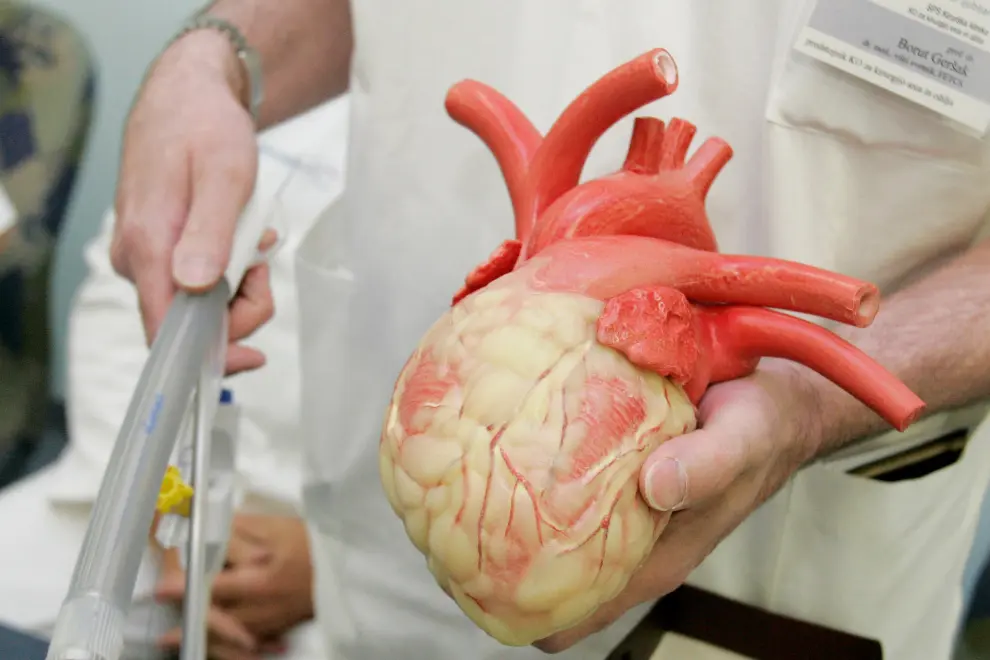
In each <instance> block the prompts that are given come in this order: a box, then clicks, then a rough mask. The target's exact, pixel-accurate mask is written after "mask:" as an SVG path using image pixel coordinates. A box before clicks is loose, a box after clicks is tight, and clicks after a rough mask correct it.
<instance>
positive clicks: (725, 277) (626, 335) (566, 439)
mask: <svg viewBox="0 0 990 660" xmlns="http://www.w3.org/2000/svg"><path fill="white" fill-rule="evenodd" d="M676 87H677V68H676V66H675V64H674V61H673V59H672V58H671V57H670V55H669V54H668V53H667V52H666V51H663V50H655V51H651V52H649V53H646V54H644V55H642V56H640V57H638V58H636V59H634V60H632V61H631V62H629V63H627V64H625V65H623V66H620V67H619V68H617V69H615V70H614V71H612V72H611V73H609V74H608V75H606V76H605V77H603V78H602V79H601V80H599V81H598V82H596V83H595V84H593V85H592V86H591V87H589V88H588V89H587V90H586V91H585V92H584V93H583V94H582V95H581V96H580V97H578V98H577V100H575V101H574V102H573V103H572V104H571V105H570V106H569V107H568V108H567V109H566V110H565V111H564V112H563V114H561V115H560V118H559V119H558V120H557V121H556V122H555V123H554V125H553V127H552V128H551V129H550V131H549V132H548V133H547V134H546V136H541V135H540V133H539V132H538V131H537V129H536V128H534V127H533V125H532V124H530V123H529V121H528V120H527V119H526V117H525V116H523V114H522V113H521V112H520V111H519V110H518V109H517V108H516V107H515V106H514V105H513V104H512V103H511V102H510V101H509V100H507V99H506V98H504V97H503V96H502V95H500V94H499V93H498V92H496V91H495V90H493V89H491V88H489V87H487V86H485V85H483V84H481V83H478V82H474V81H465V82H461V83H459V84H457V85H455V86H454V87H453V88H452V89H451V90H450V93H449V95H448V97H447V110H448V112H449V113H450V115H451V116H452V117H453V118H454V119H455V120H456V121H457V122H459V123H461V124H463V125H464V126H466V127H467V128H469V129H471V130H472V131H474V132H475V133H476V134H477V135H478V136H479V137H480V138H481V139H482V140H483V141H484V142H485V143H486V144H487V145H488V147H489V148H490V149H491V151H492V152H493V153H494V155H495V158H496V159H497V160H498V163H499V165H500V167H501V169H502V173H503V175H504V177H505V180H506V183H507V185H508V189H509V194H510V195H511V197H512V204H513V208H514V212H515V226H516V238H515V239H514V240H508V241H505V242H504V243H503V244H502V245H501V246H500V247H499V248H498V249H497V250H496V251H495V252H494V254H493V255H492V256H491V258H490V259H489V260H488V262H487V263H485V264H484V265H482V266H479V267H478V268H476V269H475V270H474V272H472V273H471V274H470V275H469V276H468V277H467V280H466V284H465V286H464V288H463V289H462V290H461V291H460V292H458V293H457V294H456V296H455V297H454V304H453V307H452V308H451V309H450V311H449V312H447V313H446V314H444V316H443V317H442V318H441V319H440V320H438V321H437V322H436V323H435V324H434V325H433V327H432V328H431V329H430V331H429V332H428V333H427V334H426V336H425V337H424V338H423V340H422V341H421V342H420V344H419V347H418V348H417V349H416V351H415V353H414V354H413V355H412V357H411V358H410V359H409V362H408V363H407V364H406V366H405V367H404V368H403V370H402V373H401V374H400V375H399V378H398V381H397V383H396V385H395V392H394V395H393V398H392V403H391V405H390V407H389V410H388V411H387V414H386V418H385V422H384V428H383V432H382V440H381V451H380V463H381V476H382V482H383V484H384V489H385V492H386V494H387V496H388V498H389V501H390V502H391V505H392V507H393V508H394V510H395V512H396V513H397V514H398V515H399V516H400V517H401V518H402V520H403V521H404V523H405V528H406V530H407V532H408V534H409V537H410V539H411V540H412V542H413V543H415V544H416V547H417V548H419V550H420V551H422V552H423V553H424V554H425V555H426V558H427V562H428V565H429V568H430V570H431V571H432V573H433V575H434V576H435V577H436V579H437V582H438V583H439V584H440V586H441V587H443V588H444V589H445V590H446V591H447V592H448V593H449V594H450V595H451V596H452V597H453V598H455V599H456V601H457V603H458V604H459V605H460V607H461V608H462V609H463V610H464V612H465V613H466V614H467V615H468V616H469V617H471V619H472V620H473V621H474V622H475V623H476V624H477V625H478V626H480V627H481V628H483V629H484V630H485V631H486V632H488V633H489V634H490V635H491V636H493V637H494V638H496V639H498V640H499V641H500V642H502V643H504V644H510V645H525V644H530V643H532V642H534V641H536V640H538V639H541V638H543V637H546V636H548V635H550V634H552V633H554V632H557V631H559V630H563V629H566V628H569V627H572V626H574V625H576V624H578V623H579V622H580V621H581V620H582V619H584V618H586V617H588V616H589V615H590V614H592V613H593V612H594V611H595V610H596V608H598V607H599V606H600V605H601V604H602V603H604V602H606V601H608V600H610V599H612V598H614V597H615V596H616V595H617V594H618V593H619V592H620V591H621V590H622V589H623V588H624V587H625V586H626V584H627V582H628V581H629V579H630V577H631V576H632V574H633V573H634V571H635V570H636V569H637V567H638V566H640V564H641V563H642V562H643V561H644V560H645V559H646V557H647V556H648V555H649V553H650V550H651V549H652V548H653V545H654V544H655V542H656V540H657V538H658V537H659V536H660V534H661V533H662V531H663V526H664V524H665V523H666V521H667V520H668V516H667V515H660V514H658V513H654V512H653V511H652V510H651V509H650V508H649V507H648V506H647V505H646V503H645V501H644V500H643V499H642V497H641V496H640V494H639V491H638V478H639V472H640V468H641V466H642V465H643V462H644V461H645V459H646V458H647V456H648V455H649V453H650V452H651V451H652V450H653V449H655V448H656V447H657V446H659V445H660V444H661V443H663V442H664V441H666V440H668V439H669V438H671V437H673V436H676V435H680V434H683V433H686V432H689V431H692V430H693V429H694V428H695V425H696V417H695V412H696V408H695V406H696V404H697V403H698V401H699V400H700V398H701V397H702V395H703V394H704V393H705V390H706V388H707V387H708V386H709V385H710V384H712V383H716V382H720V381H725V380H730V379H734V378H740V377H743V376H746V375H748V374H750V373H752V372H753V371H754V370H755V369H756V366H757V363H758V362H759V360H760V357H761V356H775V357H781V358H787V359H790V360H795V361H797V362H801V363H803V364H806V365H808V366H809V367H811V368H813V369H815V370H816V371H819V372H820V373H822V374H823V375H825V376H827V377H828V378H830V379H831V380H832V381H834V382H835V383H837V384H838V385H840V386H841V387H843V388H844V389H846V390H847V391H849V392H850V393H851V394H853V395H855V396H856V397H858V398H859V399H860V400H861V401H863V402H864V403H866V404H867V405H869V406H870V407H871V408H873V409H874V410H876V411H877V412H878V413H879V414H880V415H882V416H883V417H884V418H885V419H886V420H887V421H888V422H889V423H890V424H892V425H893V426H895V427H897V428H898V429H904V428H906V427H907V426H908V425H909V424H910V423H911V422H912V421H913V420H914V419H915V418H917V416H918V415H920V414H921V411H922V409H923V408H924V404H923V403H922V401H921V400H920V399H918V397H917V396H915V395H914V394H913V393H912V392H911V391H910V390H908V389H907V388H906V387H905V386H904V385H903V384H902V383H900V382H899V381H898V380H897V379H895V378H894V377H893V376H892V375H891V374H889V373H888V372H886V371H884V370H883V369H882V368H881V367H880V366H879V365H877V364H876V363H874V362H873V361H871V360H870V359H869V358H868V357H867V356H866V355H864V354H863V353H861V352H860V351H858V350H857V349H855V348H854V347H853V346H851V345H850V344H848V343H846V342H844V341H843V340H841V339H839V338H838V337H836V336H835V335H833V334H831V333H830V332H828V331H827V330H825V329H823V328H821V327H819V326H817V325H814V324H811V323H808V322H806V321H803V320H800V319H798V318H797V317H795V316H792V315H789V314H785V313H782V312H776V311H770V310H768V309H763V308H764V307H771V308H778V309H787V310H792V311H796V312H802V313H807V314H813V315H816V316H820V317H824V318H828V319H833V320H836V321H841V322H844V323H848V324H853V325H856V326H860V327H863V326H867V325H869V324H870V323H871V322H872V320H873V317H874V316H875V314H876V312H877V308H878V305H879V300H880V294H879V292H878V291H877V289H876V287H874V286H873V285H871V284H868V283H866V282H860V281H857V280H854V279H851V278H849V277H844V276H841V275H836V274H833V273H829V272H826V271H823V270H818V269H815V268H811V267H808V266H803V265H800V264H796V263H792V262H788V261H781V260H776V259H765V258H757V257H748V256H728V255H722V254H719V253H718V252H717V251H716V243H715V237H714V236H713V234H712V230H711V227H710V226H709V223H708V218H707V215H706V212H705V196H706V194H707V193H708V189H709V187H710V186H711V185H712V182H713V181H714V179H715V177H716V176H717V175H718V173H719V171H720V170H721V169H722V167H724V166H725V164H726V163H727V162H728V161H729V159H730V158H731V156H732V150H731V149H730V148H729V146H728V145H727V144H726V143H725V142H723V141H722V140H719V139H710V140H708V141H706V142H705V143H704V144H702V145H701V146H700V147H699V148H698V149H697V150H696V152H695V153H694V154H693V155H692V156H691V157H690V158H686V155H687V152H688V148H689V146H690V143H691V140H692V138H693V137H694V133H695V128H694V126H692V125H691V124H690V123H688V122H686V121H683V120H680V119H673V120H672V121H670V123H669V124H667V125H665V124H664V123H663V122H662V121H660V120H658V119H653V118H638V119H636V121H635V123H634V127H633V132H632V142H631V145H630V147H629V152H628V156H627V157H626V162H625V164H624V165H623V166H622V169H621V170H620V171H618V172H616V173H615V174H611V175H609V176H606V177H603V178H600V179H596V180H593V181H588V182H585V183H580V175H581V171H582V168H583V166H584V164H585V160H586V159H587V156H588V153H589V152H590V151H591V148H592V146H593V145H594V144H595V142H596V140H597V139H598V138H599V137H600V136H601V135H602V134H603V133H604V132H605V131H606V130H607V129H608V128H609V127H610V126H612V125H613V124H614V123H615V122H617V121H618V120H620V119H622V118H623V117H625V116H626V115H628V114H629V113H631V112H633V111H635V110H636V109H638V108H640V107H642V106H644V105H646V104H647V103H650V102H651V101H653V100H655V99H658V98H661V97H663V96H666V95H667V94H670V93H671V92H673V91H674V90H675V89H676Z"/></svg>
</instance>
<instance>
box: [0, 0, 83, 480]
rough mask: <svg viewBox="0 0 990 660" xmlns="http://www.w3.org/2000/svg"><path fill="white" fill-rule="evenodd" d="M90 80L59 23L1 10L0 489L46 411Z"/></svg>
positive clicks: (23, 10) (30, 11)
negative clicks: (54, 295)
mask: <svg viewBox="0 0 990 660" xmlns="http://www.w3.org/2000/svg"><path fill="white" fill-rule="evenodd" d="M95 84H96V75H95V68H94V63H93V59H92V56H91V53H90V50H89V48H88V45H87V43H86V41H85V40H84V39H83V37H82V35H81V34H80V32H79V31H78V30H77V29H76V27H75V26H74V25H72V24H70V23H69V22H67V21H66V20H64V19H63V18H61V17H59V16H57V15H55V14H52V13H50V12H47V11H43V10H41V9H39V8H37V7H35V6H33V5H26V4H20V3H11V2H3V1H0V487H2V486H4V485H6V484H7V483H9V482H10V481H11V480H13V479H14V478H15V477H16V476H17V474H18V473H19V472H20V471H21V470H22V469H23V468H24V466H25V463H26V462H27V459H28V456H29V455H30V454H31V453H32V450H33V448H34V447H35V446H36V444H37V443H38V440H39V437H40V436H41V433H42V430H43V428H44V426H45V423H46V413H47V411H48V406H47V401H48V385H49V381H48V375H49V371H50V369H49V367H50V351H49V341H48V336H49V335H48V301H49V297H48V281H49V274H50V270H51V265H52V261H53V255H54V251H55V250H54V248H55V242H56V240H57V238H58V236H59V233H60V231H61V229H62V227H63V220H64V218H65V210H66V206H67V204H68V201H69V196H70V193H71V191H72V189H73V186H74V184H75V182H76V174H77V172H78V169H79V164H80V161H81V158H82V155H83V152H84V148H85V146H86V138H87V135H88V129H89V127H90V122H91V117H92V111H93V98H94V90H95Z"/></svg>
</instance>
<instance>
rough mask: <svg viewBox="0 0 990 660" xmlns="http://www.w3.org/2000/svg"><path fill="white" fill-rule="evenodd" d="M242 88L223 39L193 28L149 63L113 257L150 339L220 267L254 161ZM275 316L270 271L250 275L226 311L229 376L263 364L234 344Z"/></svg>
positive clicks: (124, 175)
mask: <svg viewBox="0 0 990 660" xmlns="http://www.w3.org/2000/svg"><path fill="white" fill-rule="evenodd" d="M245 84H246V82H245V80H244V75H243V72H242V70H241V65H240V63H239V61H238V59H237V57H236V55H235V53H234V51H233V49H232V48H231V45H230V43H229V42H228V41H227V39H226V38H225V37H224V36H223V35H221V34H220V33H218V32H215V31H209V30H200V31H197V32H193V33H191V34H188V35H186V36H185V37H183V38H182V39H180V40H179V41H178V42H176V43H175V44H174V45H173V46H172V47H171V48H169V49H168V50H167V51H166V52H165V53H164V54H163V55H162V57H161V58H160V59H159V61H158V62H157V63H156V65H155V66H154V68H153V69H152V71H151V73H150V74H149V76H148V79H147V81H146V82H145V84H144V86H143V88H142V90H141V92H140V94H139V96H138V98H137V100H136V102H135V104H134V107H133V110H132V111H131V114H130V118H129V119H128V122H127V128H126V131H125V134H124V149H123V155H122V161H121V173H120V180H119V182H118V185H117V200H116V212H117V222H116V227H115V228H114V237H113V244H112V246H111V257H112V262H113V265H114V268H115V269H116V270H117V272H119V273H120V274H121V275H123V276H124V277H126V278H128V279H130V280H131V281H133V282H134V284H135V285H136V287H137V291H138V296H139V299H140V306H141V316H142V319H143V321H144V326H145V332H146V334H147V337H148V340H149V342H150V341H151V339H153V338H154V336H155V334H156V333H157V331H158V328H159V326H160V325H161V322H162V320H163V319H164V316H165V313H166V311H167V310H168V306H169V303H170V302H171V300H172V297H173V296H174V295H175V292H176V291H177V290H178V289H179V288H182V289H185V290H187V291H191V292H200V291H205V290H207V289H209V288H211V287H212V286H213V285H215V284H216V283H217V282H219V281H220V278H221V277H222V276H223V272H224V270H225V269H226V267H227V263H228V261H229V258H230V250H231V244H232V242H233V236H234V228H235V225H236V222H237V220H238V218H239V216H240V213H241V211H242V209H243V207H244V205H245V204H246V203H247V201H248V199H249V198H250V196H251V192H252V190H253V188H254V183H255V176H256V173H257V165H258V147H257V141H256V139H255V135H254V133H255V129H254V125H253V122H252V119H251V116H250V114H249V113H248V111H247V110H246V109H245V107H244V105H243V103H242V100H241V99H242V97H243V90H244V86H245ZM273 313H274V308H273V304H272V298H271V291H270V290H269V287H268V273H267V269H265V268H264V267H261V268H256V269H253V270H252V271H251V272H249V273H248V275H247V276H246V277H245V280H244V282H243V284H242V286H241V288H240V291H239V296H238V298H237V299H236V300H235V301H234V303H233V304H232V306H231V319H230V328H231V342H232V343H231V346H230V350H229V351H228V356H227V368H228V371H229V372H236V371H243V370H246V369H254V368H257V367H260V366H261V365H262V364H263V363H264V356H263V355H262V354H261V353H259V352H258V351H256V350H254V349H251V348H248V347H245V346H241V345H238V342H239V341H240V340H243V339H244V338H246V337H247V336H248V335H250V334H251V333H252V332H253V331H254V330H256V329H257V328H258V327H259V326H260V325H262V324H263V323H265V322H266V321H268V320H269V319H270V318H271V316H272V314H273Z"/></svg>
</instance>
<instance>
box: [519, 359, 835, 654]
mask: <svg viewBox="0 0 990 660" xmlns="http://www.w3.org/2000/svg"><path fill="white" fill-rule="evenodd" d="M764 364H765V365H766V366H765V367H761V369H760V370H759V371H757V372H756V373H755V374H754V375H753V376H750V377H748V378H745V379H741V380H737V381H731V382H727V383H722V384H719V385H715V386H713V387H712V388H711V389H710V390H708V392H707V394H706V395H705V397H704V398H703V399H702V401H701V406H700V408H699V411H698V418H699V427H700V428H699V430H697V431H695V432H693V433H688V434H686V435H682V436H678V437H676V438H673V439H671V440H670V441H668V442H666V443H664V444H663V445H662V446H660V447H659V448H658V449H657V450H656V451H654V452H653V454H652V455H651V456H650V457H649V458H648V459H647V461H646V464H645V465H644V466H643V470H642V472H641V475H640V491H641V493H642V494H643V497H644V498H645V499H646V501H647V502H648V503H650V505H651V506H653V507H654V508H655V509H656V510H658V511H663V512H670V515H671V518H670V522H669V524H668V525H667V527H666V529H664V531H663V533H662V534H661V536H660V539H659V541H658V542H657V544H656V546H655V547H654V549H653V552H652V553H651V555H650V557H649V559H647V561H646V562H645V563H644V565H643V566H642V568H640V570H639V571H638V572H637V574H636V575H635V576H633V578H632V579H631V580H630V581H629V586H628V587H627V588H626V590H625V591H624V592H623V593H621V594H620V595H619V596H618V597H616V598H615V599H614V600H613V601H611V602H609V603H606V604H605V605H603V606H602V607H601V608H599V610H598V611H597V612H595V614H594V615H592V616H591V618H589V619H588V620H587V621H585V622H583V623H582V624H580V625H579V626H577V627H576V628H573V629H571V630H567V631H564V632H561V633H558V634H555V635H553V636H551V637H548V638H547V639H544V640H541V641H540V642H538V643H537V644H536V646H537V647H538V648H540V649H542V650H544V651H547V652H552V653H553V652H559V651H562V650H565V649H567V648H569V647H571V646H572V645H574V644H575V643H577V642H579V641H580V640H582V639H584V638H585V637H587V636H588V635H590V634H592V633H595V632H597V631H599V630H602V629H603V628H605V627H606V626H608V625H610V624H611V623H613V622H614V621H615V620H617V619H618V618H619V617H621V616H622V615H623V614H625V612H626V611H628V610H629V609H631V608H633V607H635V606H637V605H639V604H641V603H645V602H649V601H652V600H655V599H657V598H660V597H662V596H665V595H667V594H668V593H670V592H671V591H673V590H674V589H676V588H677V587H679V586H681V585H682V584H683V583H684V581H685V580H686V579H687V577H688V575H689V574H690V573H691V572H692V571H693V570H694V569H695V568H696V567H697V566H698V565H699V564H700V563H701V562H702V560H704V559H705V558H706V557H707V556H708V555H709V554H710V553H711V552H712V550H714V549H715V546H716V545H717V544H718V543H719V542H720V541H721V540H722V539H724V538H725V537H726V536H727V535H728V534H729V533H730V532H732V531H733V530H734V529H735V528H736V527H737V526H739V524H740V523H741V522H742V521H743V520H744V519H745V518H746V517H747V516H748V515H749V514H750V513H752V512H753V511H754V510H755V509H756V508H757V507H758V506H759V505H760V504H762V503H763V502H764V501H765V500H766V499H767V498H768V497H769V496H770V495H772V494H773V493H774V492H776V491H777V490H778V489H779V488H780V487H781V486H782V485H783V484H784V483H785V482H786V481H787V479H788V478H789V477H790V476H791V475H792V474H793V473H794V472H795V471H796V470H797V469H798V468H800V467H801V465H803V464H804V463H805V462H806V461H808V460H809V459H810V458H811V457H812V456H814V454H815V451H816V450H817V447H818V444H819V435H818V430H817V429H818V423H817V422H816V415H817V414H818V413H817V406H816V393H815V391H814V389H813V387H812V385H811V383H810V382H809V381H807V380H806V377H805V375H804V374H803V373H802V372H801V371H800V369H799V368H797V367H794V366H792V365H789V364H786V363H780V362H775V361H772V360H766V361H765V362H764Z"/></svg>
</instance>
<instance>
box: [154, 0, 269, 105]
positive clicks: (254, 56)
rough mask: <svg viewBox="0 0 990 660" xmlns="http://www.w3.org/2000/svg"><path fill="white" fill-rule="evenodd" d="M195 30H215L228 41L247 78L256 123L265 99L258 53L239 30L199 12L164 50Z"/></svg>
mask: <svg viewBox="0 0 990 660" xmlns="http://www.w3.org/2000/svg"><path fill="white" fill-rule="evenodd" d="M196 30H215V31H217V32H220V33H221V34H223V35H224V36H225V37H227V39H228V40H229V41H230V45H231V46H233V48H234V53H235V54H236V55H237V59H239V60H240V61H241V64H242V65H243V66H244V73H245V74H246V76H247V85H248V98H247V103H248V108H247V109H248V111H249V112H250V113H251V117H253V118H254V120H255V122H257V121H258V111H259V109H260V108H261V102H262V100H264V97H265V90H264V76H263V75H262V70H261V57H260V56H259V55H258V51H256V50H255V49H254V48H252V47H251V45H250V44H249V43H248V42H247V39H245V38H244V34H243V33H241V31H240V29H238V27H237V26H236V25H234V24H233V23H231V22H230V21H225V20H224V19H222V18H218V17H216V16H211V15H210V14H207V13H205V10H204V11H201V12H199V13H197V14H196V15H195V16H193V17H192V18H190V19H189V20H188V21H186V22H185V23H184V24H183V25H182V27H181V28H179V31H178V32H176V33H175V36H174V37H172V39H171V40H170V41H169V42H168V45H167V46H166V48H167V47H168V46H170V45H172V44H173V43H175V42H176V41H178V40H179V39H180V38H182V37H184V36H185V35H187V34H189V33H190V32H195V31H196Z"/></svg>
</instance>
